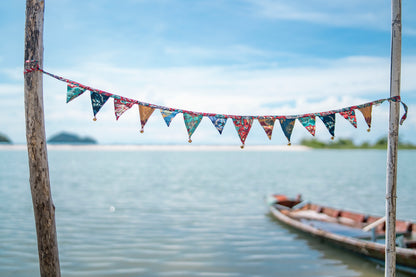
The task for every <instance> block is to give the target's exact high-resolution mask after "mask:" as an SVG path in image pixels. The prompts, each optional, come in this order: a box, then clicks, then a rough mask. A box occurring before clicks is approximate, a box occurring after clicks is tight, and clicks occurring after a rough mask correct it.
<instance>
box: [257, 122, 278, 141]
mask: <svg viewBox="0 0 416 277" xmlns="http://www.w3.org/2000/svg"><path fill="white" fill-rule="evenodd" d="M257 120H258V121H259V123H260V125H261V127H263V129H264V131H265V132H266V135H267V136H268V137H269V139H272V133H273V127H274V122H275V120H276V119H274V118H271V117H265V118H258V119H257Z"/></svg>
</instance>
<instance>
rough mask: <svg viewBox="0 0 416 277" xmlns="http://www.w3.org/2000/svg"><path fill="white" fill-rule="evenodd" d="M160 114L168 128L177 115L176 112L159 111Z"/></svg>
mask: <svg viewBox="0 0 416 277" xmlns="http://www.w3.org/2000/svg"><path fill="white" fill-rule="evenodd" d="M160 113H161V114H162V116H163V119H164V120H165V122H166V125H168V127H169V125H170V123H171V122H172V119H173V118H174V117H175V116H176V115H177V114H178V112H175V111H170V110H160Z"/></svg>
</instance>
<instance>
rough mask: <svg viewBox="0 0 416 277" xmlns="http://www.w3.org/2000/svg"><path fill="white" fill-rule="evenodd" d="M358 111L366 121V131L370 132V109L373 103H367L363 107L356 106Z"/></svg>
mask: <svg viewBox="0 0 416 277" xmlns="http://www.w3.org/2000/svg"><path fill="white" fill-rule="evenodd" d="M358 109H359V110H360V112H361V113H362V114H363V116H364V119H365V122H366V123H367V126H368V129H367V131H368V132H370V129H371V111H372V109H373V105H368V106H365V107H361V108H358Z"/></svg>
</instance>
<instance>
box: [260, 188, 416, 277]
mask: <svg viewBox="0 0 416 277" xmlns="http://www.w3.org/2000/svg"><path fill="white" fill-rule="evenodd" d="M267 202H268V204H269V207H270V211H271V213H272V214H273V216H274V217H276V218H277V219H278V220H279V221H281V222H283V223H285V224H287V225H289V226H291V227H293V228H295V229H298V230H300V231H302V232H304V233H308V234H311V235H313V236H315V237H318V238H320V239H323V240H325V241H328V242H330V243H332V244H335V245H337V246H340V247H342V248H343V249H347V250H349V251H352V252H355V253H358V254H361V255H364V256H366V257H367V258H369V259H370V260H374V261H376V262H379V263H384V253H385V245H384V244H385V218H384V217H375V216H370V215H364V214H360V213H355V212H349V211H343V210H338V209H334V208H330V207H324V206H320V205H316V204H312V203H307V202H304V201H302V200H301V199H300V196H298V197H297V198H296V199H289V198H288V197H286V196H285V195H271V196H270V197H268V199H267ZM396 238H397V239H396V268H397V269H398V270H401V271H405V272H409V273H413V274H416V223H412V222H409V221H401V220H398V221H397V222H396Z"/></svg>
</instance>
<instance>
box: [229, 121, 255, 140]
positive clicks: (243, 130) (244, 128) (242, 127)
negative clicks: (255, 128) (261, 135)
mask: <svg viewBox="0 0 416 277" xmlns="http://www.w3.org/2000/svg"><path fill="white" fill-rule="evenodd" d="M233 122H234V126H235V129H236V130H237V133H238V136H239V137H240V140H241V142H242V143H243V145H241V148H244V144H245V142H246V138H247V135H248V133H249V132H250V129H251V125H252V124H253V119H252V118H250V117H242V116H240V117H236V118H233Z"/></svg>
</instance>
